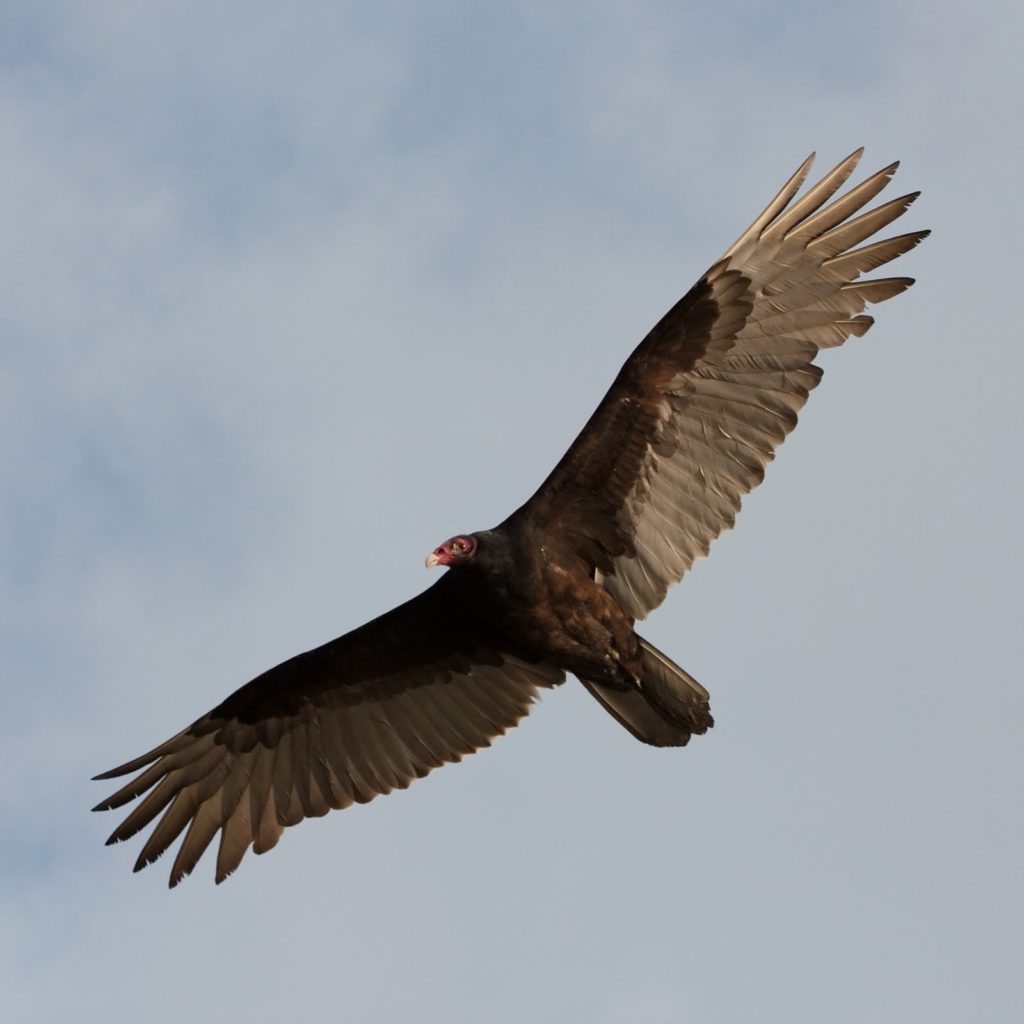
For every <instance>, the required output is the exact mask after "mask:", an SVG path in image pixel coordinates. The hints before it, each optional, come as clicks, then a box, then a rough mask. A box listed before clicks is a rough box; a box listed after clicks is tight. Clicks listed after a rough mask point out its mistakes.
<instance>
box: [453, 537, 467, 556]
mask: <svg viewBox="0 0 1024 1024" xmlns="http://www.w3.org/2000/svg"><path fill="white" fill-rule="evenodd" d="M465 550H466V542H465V541H464V540H456V541H452V551H456V552H458V553H459V554H462V552H463V551H465Z"/></svg>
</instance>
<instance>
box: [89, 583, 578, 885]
mask: <svg viewBox="0 0 1024 1024" xmlns="http://www.w3.org/2000/svg"><path fill="white" fill-rule="evenodd" d="M563 678H564V674H563V673H562V671H561V670H559V669H557V668H555V667H554V666H552V665H548V664H545V663H536V662H535V661H531V659H530V658H529V656H527V655H525V654H524V653H523V652H522V651H518V650H516V649H515V645H514V644H511V643H510V642H509V641H508V640H506V639H505V638H504V637H503V636H502V635H501V634H499V633H498V632H496V631H495V630H494V629H493V627H490V626H488V625H487V624H486V623H484V622H482V621H481V620H479V619H478V618H476V617H475V616H473V614H472V612H471V610H470V609H467V608H466V607H465V606H464V605H463V604H462V603H461V602H460V601H459V599H458V594H457V593H456V592H455V588H454V587H453V586H452V583H451V580H450V576H444V577H442V578H441V579H440V580H439V581H438V582H437V583H436V584H434V586H432V587H431V588H430V589H429V590H426V591H424V592H423V593H422V594H420V595H419V596H418V597H415V598H413V599H412V600H411V601H408V602H406V603H405V604H403V605H401V606H399V607H398V608H395V609H393V610H392V611H390V612H388V613H387V614H385V615H382V616H381V617H380V618H378V619H374V620H373V621H372V622H369V623H367V624H366V625H365V626H362V627H361V628H359V629H357V630H354V631H353V632H351V633H348V634H346V635H345V636H343V637H341V638H339V639H337V640H333V641H331V642H330V643H328V644H325V645H324V646H323V647H318V648H316V649H315V650H312V651H307V652H306V653H305V654H300V655H298V656H297V657H294V658H291V659H289V660H288V661H285V662H283V663H282V664H280V665H278V666H277V667H276V668H272V669H271V670H270V671H269V672H264V673H263V675H261V676H258V677H257V678H256V679H254V680H253V681H252V682H250V683H248V684H246V685H245V686H243V687H242V688H241V689H239V690H237V691H236V692H235V693H233V694H232V695H231V696H230V697H228V698H227V700H225V701H224V702H223V703H222V704H220V705H219V706H218V707H216V708H214V710H213V711H211V712H210V713H209V714H207V715H204V716H203V717H202V718H200V719H199V720H198V721H197V722H194V723H193V724H192V725H190V726H189V727H188V728H187V729H184V730H183V731H182V732H180V733H178V734H177V735H176V736H174V737H172V738H171V739H169V740H168V741H167V742H166V743H162V744H161V745H160V746H158V747H157V748H156V749H154V750H151V751H150V752H149V753H148V754H144V755H143V756H142V757H139V758H136V759H135V760H133V761H129V762H128V763H127V764H123V765H121V766H120V767H118V768H114V769H113V770H112V771H109V772H104V773H103V774H102V775H99V776H97V778H99V779H109V778H114V777H117V776H121V775H128V774H131V773H133V772H141V774H139V775H138V776H137V777H136V778H134V779H133V780H132V781H131V782H129V783H128V784H127V785H125V786H124V787H123V788H122V789H120V790H118V791H117V792H116V793H114V794H113V796H111V797H110V798H109V799H107V800H104V801H103V802H102V803H101V804H99V805H98V806H97V807H96V808H95V810H110V809H112V808H116V807H121V806H123V805H124V804H127V803H128V802H130V801H131V800H134V799H136V798H137V797H143V799H142V801H141V802H140V803H139V804H137V805H136V807H135V808H134V809H133V810H132V812H131V813H130V814H129V815H128V817H127V818H126V819H125V820H124V821H123V822H122V823H121V824H120V825H119V826H118V827H117V828H116V829H115V830H114V833H113V834H112V835H111V837H110V839H109V840H108V842H109V843H115V842H119V841H121V840H124V839H128V838H130V837H131V836H133V835H135V834H136V833H137V832H139V831H140V830H142V829H144V828H145V827H146V826H147V825H149V824H150V823H151V822H153V821H154V819H156V818H157V817H158V816H161V815H162V816H161V817H160V820H159V821H158V823H157V825H156V827H155V828H154V829H153V831H152V832H151V833H150V835H149V838H148V839H147V841H146V843H145V845H144V846H143V848H142V852H141V853H140V854H139V857H138V860H137V861H136V864H135V870H136V871H138V870H140V869H141V868H143V867H145V866H146V865H147V864H151V863H152V862H153V861H154V860H156V859H157V858H158V857H159V856H160V855H161V854H162V853H164V851H165V850H167V849H168V847H170V846H171V844H173V843H174V842H175V840H176V839H177V838H178V836H179V835H180V834H181V833H182V831H185V830H186V829H187V831H186V832H185V838H184V839H183V840H182V843H181V846H180V847H179V849H178V853H177V856H176V858H175V860H174V865H173V867H172V868H171V879H170V884H171V885H172V886H174V885H177V883H178V882H180V881H181V879H182V878H183V877H184V876H185V875H187V874H189V872H191V870H192V869H193V867H195V864H196V862H197V861H198V860H199V858H200V857H201V856H202V854H203V852H204V851H205V850H206V848H207V847H208V846H209V845H210V843H211V842H212V841H213V839H214V837H215V836H216V835H217V833H218V832H219V833H220V846H219V850H218V853H217V874H216V877H217V881H218V882H221V881H223V880H224V879H225V878H226V877H227V876H228V875H230V874H231V872H232V871H234V870H235V868H237V867H238V865H239V863H240V862H241V860H242V857H243V856H244V855H245V852H246V850H248V848H249V847H250V846H252V847H253V848H254V849H255V851H256V852H257V853H264V852H265V851H267V850H269V849H270V848H271V847H273V846H274V845H275V844H276V843H277V841H278V839H279V838H280V836H281V832H282V831H283V830H284V829H285V828H286V827H287V826H289V825H295V824H297V823H298V822H300V821H301V820H302V819H303V818H308V817H317V816H319V815H322V814H326V813H327V811H329V810H330V809H331V808H341V807H348V806H349V805H350V804H352V803H353V802H358V803H366V802H367V801H369V800H372V799H373V798H374V797H375V796H377V795H379V794H382V793H389V792H391V790H392V789H404V788H405V787H406V786H408V785H409V783H410V782H412V781H413V780H414V779H417V778H422V777H423V776H424V775H426V774H427V773H428V772H429V771H430V770H431V769H432V768H436V767H438V766H439V765H441V764H445V763H446V762H450V761H459V760H461V759H462V757H463V756H464V755H466V754H471V753H473V752H474V751H475V750H478V749H480V748H481V747H486V746H489V745H490V743H491V741H492V740H493V739H494V738H495V737H497V736H499V735H501V734H502V733H504V732H505V731H506V730H508V729H510V728H511V727H512V726H514V725H515V724H516V723H517V722H518V721H519V720H520V719H521V718H522V717H523V716H524V715H525V714H526V713H527V712H528V711H529V709H530V705H531V703H532V701H533V700H534V698H535V696H536V693H537V688H538V687H541V686H544V687H547V686H553V685H555V684H556V683H559V682H561V681H562V679H563Z"/></svg>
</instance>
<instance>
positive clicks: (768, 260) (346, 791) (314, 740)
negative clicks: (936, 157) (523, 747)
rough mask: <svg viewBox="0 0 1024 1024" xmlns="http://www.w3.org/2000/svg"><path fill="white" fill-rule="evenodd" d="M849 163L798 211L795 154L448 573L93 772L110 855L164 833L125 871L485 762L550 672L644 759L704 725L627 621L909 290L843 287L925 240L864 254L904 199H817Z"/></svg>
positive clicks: (901, 283)
mask: <svg viewBox="0 0 1024 1024" xmlns="http://www.w3.org/2000/svg"><path fill="white" fill-rule="evenodd" d="M859 156H860V153H859V152H857V153H854V154H853V155H852V156H850V157H848V158H847V159H846V160H844V161H842V162H841V163H840V164H839V165H837V167H836V168H834V169H833V170H832V171H831V172H829V173H828V174H827V175H826V176H825V177H824V178H823V179H822V180H821V181H820V182H818V183H817V184H816V185H814V186H813V187H812V188H811V189H809V190H808V191H807V192H806V193H805V194H804V195H803V196H802V197H800V198H799V199H795V197H796V193H797V192H798V190H799V188H800V186H801V184H802V182H803V180H804V177H805V176H806V173H807V171H808V169H809V167H810V160H808V161H805V163H804V164H803V165H802V166H801V168H800V169H798V171H797V172H796V173H795V174H794V175H793V176H792V177H791V178H790V180H789V181H788V182H787V183H786V185H785V186H783V188H782V190H781V191H780V192H779V194H778V195H777V196H776V197H775V198H774V199H773V200H772V202H771V203H769V205H768V207H767V208H766V209H765V210H764V212H763V213H762V214H761V215H760V216H759V217H758V218H757V219H756V220H755V221H754V223H753V224H752V225H751V226H750V228H748V229H747V231H745V232H744V233H743V234H742V235H741V236H740V238H739V239H738V240H737V241H736V242H735V243H734V244H733V245H732V246H731V247H730V248H729V249H728V250H727V251H726V253H725V255H724V256H723V257H722V258H721V259H720V260H718V262H716V263H715V264H713V265H712V267H711V269H710V270H709V271H708V272H707V273H706V274H705V275H704V276H703V277H702V278H701V279H700V280H699V281H698V282H697V284H695V285H694V287H693V288H691V289H690V291H689V292H688V293H687V294H686V295H685V296H683V298H682V299H680V300H679V302H677V303H676V305H675V306H673V307H672V309H670V310H669V311H668V313H666V314H665V316H664V317H663V318H662V319H661V321H659V323H658V324H656V325H655V327H654V328H653V329H652V330H651V331H650V332H649V334H648V335H647V337H646V338H644V340H643V341H642V342H641V343H640V345H639V346H638V347H637V348H636V350H635V351H634V352H633V354H632V355H631V356H630V358H629V359H628V360H627V361H626V363H625V364H624V366H623V367H622V370H621V371H620V372H619V374H618V376H617V377H616V379H615V381H614V382H613V383H612V386H611V388H610V389H609V391H608V393H607V394H606V395H605V397H604V399H603V400H602V401H601V403H600V404H599V405H598V407H597V409H596V410H595V412H594V414H593V415H592V416H591V418H590V420H589V421H588V422H587V424H586V425H585V427H584V428H583V430H582V431H581V432H580V434H579V436H578V437H577V438H576V440H575V441H574V442H573V444H572V445H571V446H570V448H569V450H568V451H567V452H566V454H565V456H564V457H563V458H562V459H561V461H560V462H559V463H558V465H557V466H556V467H555V468H554V470H552V472H551V473H550V474H549V476H548V477H547V479H546V480H545V481H544V483H543V484H542V485H541V486H540V488H539V489H538V490H537V492H536V493H535V494H534V495H533V496H532V497H531V498H530V499H529V500H528V501H527V502H526V503H525V504H524V505H522V507H520V508H519V509H517V510H516V511H515V512H514V513H513V514H512V515H511V516H509V517H508V518H507V519H506V520H505V521H504V522H503V523H501V524H500V525H498V526H497V527H495V528H494V529H492V530H484V531H480V532H477V533H468V534H460V535H457V536H455V537H452V538H451V539H450V540H448V541H446V542H445V543H444V544H442V545H440V546H439V547H438V548H436V549H435V550H434V551H433V553H432V554H431V555H430V556H429V557H428V559H427V564H428V566H433V565H441V566H446V567H447V569H448V571H447V572H446V573H445V574H444V575H443V576H442V577H441V578H440V579H439V580H438V581H437V582H435V583H434V585H433V586H431V587H430V588H428V589H427V590H425V591H424V592H423V593H421V594H420V595H418V596H417V597H414V598H413V599H412V600H410V601H407V602H406V603H405V604H403V605H400V606H399V607H397V608H394V609H392V610H391V611H390V612H387V613H385V614H384V615H382V616H380V617H379V618H377V619H374V620H373V621H371V622H368V623H366V625H364V626H361V627H359V628H358V629H356V630H353V631H352V632H350V633H347V634H345V635H344V636H342V637H340V638H338V639H337V640H333V641H331V642H330V643H327V644H325V645H324V646H322V647H319V648H316V649H315V650H312V651H307V652H306V653H304V654H300V655H297V656H296V657H294V658H291V659H289V660H288V661H286V662H284V663H282V664H281V665H278V666H277V667H276V668H273V669H270V670H269V671H268V672H265V673H263V674H262V675H261V676H258V677H257V678H256V679H254V680H253V681H252V682H250V683H248V684H246V685H245V686H243V687H242V688H241V689H239V690H237V691H236V692H235V693H233V694H232V695H231V696H229V697H228V698H227V699H226V700H224V701H223V702H222V703H221V704H219V705H218V706H217V707H216V708H214V709H213V710H212V711H211V712H209V713H208V714H207V715H204V716H203V717H202V718H200V719H198V720H197V721H196V722H194V723H193V724H192V725H190V726H189V727H188V728H186V729H184V730H183V731H182V732H180V733H178V734H177V735H176V736H174V737H172V738H171V739H170V740H168V741H167V742H166V743H163V744H161V745H160V746H158V747H157V748H155V749H154V750H152V751H150V752H149V753H148V754H145V755H143V756H142V757H140V758H136V759H135V760H134V761H130V762H128V763H127V764H124V765H121V766H120V767H118V768H115V769H114V770H112V771H110V772H107V773H105V774H104V775H102V776H99V778H112V777H115V776H121V775H126V774H130V773H132V772H140V774H139V775H138V776H137V777H136V778H134V779H132V780H131V781H130V782H128V783H127V784H126V785H125V786H123V787H122V788H121V789H120V790H119V791H118V792H117V793H115V794H114V795H113V796H112V797H110V798H109V799H108V800H106V801H104V802H103V803H102V804H100V805H99V807H98V808H97V809H98V810H106V809H110V808H113V807H120V806H122V805H124V804H126V803H128V802H130V801H131V800H133V799H135V798H141V800H140V802H139V803H138V804H137V805H136V806H135V808H134V809H133V810H132V811H131V813H130V814H129V815H128V817H127V818H126V819H125V820H124V822H122V824H121V825H120V826H119V827H118V828H117V829H116V830H115V831H114V833H113V835H112V836H111V837H110V842H116V841H120V840H123V839H127V838H129V837H130V836H132V835H134V834H135V833H137V832H138V831H140V830H141V829H143V828H145V827H146V826H147V825H149V824H150V823H151V822H153V821H154V820H155V819H157V818H159V820H158V821H157V824H156V826H155V827H154V829H153V831H152V833H151V834H150V836H149V838H148V839H147V841H146V843H145V845H144V847H143V849H142V852H141V854H140V855H139V858H138V860H137V862H136V870H138V869H139V868H141V867H144V866H145V865H146V864H148V863H151V862H152V861H153V860H155V859H156V858H157V857H159V856H160V855H161V854H162V853H163V852H164V851H165V850H166V849H167V848H168V847H169V846H170V845H171V844H172V843H173V842H174V841H175V840H176V839H177V837H178V836H179V835H180V834H181V833H182V831H185V837H184V839H183V841H182V843H181V846H180V848H179V850H178V854H177V857H176V859H175V862H174V865H173V867H172V869H171V884H172V885H174V884H176V883H177V882H178V881H180V880H181V878H182V877H184V875H186V874H188V873H189V872H190V871H191V870H192V868H193V867H194V866H195V863H196V861H197V860H198V859H199V857H200V856H201V855H202V853H203V851H204V850H205V849H206V848H207V846H208V845H209V844H210V843H211V842H212V840H213V839H214V838H215V837H216V836H217V835H218V833H219V834H220V843H219V849H218V854H217V880H218V881H221V880H223V879H224V878H226V877H227V876H228V875H229V874H230V873H231V872H232V871H234V870H235V868H236V867H237V866H238V864H239V863H240V861H241V859H242V857H243V856H244V854H245V852H246V850H247V849H248V848H249V847H250V846H252V847H253V848H254V849H255V850H256V852H257V853H262V852H264V851H265V850H268V849H270V848H271V847H272V846H274V845H275V844H276V842H277V840H278V838H279V837H280V835H281V832H282V831H283V829H284V828H285V827H287V826H289V825H294V824H296V823H297V822H299V821H301V820H302V819H303V818H305V817H310V816H317V815H321V814H325V813H326V812H327V811H328V810H330V809H331V808H341V807H346V806H348V805H350V804H351V803H353V802H366V801H367V800H370V799H373V797H375V796H377V795H379V794H382V793H387V792H390V791H391V790H392V789H394V788H403V787H405V786H407V785H408V784H409V783H410V782H411V781H412V780H413V779H415V778H418V777H422V776H423V775H426V774H427V772H429V771H430V770H431V769H432V768H435V767H437V766H438V765H440V764H443V763H445V762H451V761H458V760H460V759H461V758H462V756H463V755H465V754H468V753H471V752H473V751H474V750H477V749H479V748H480V747H483V746H487V745H489V744H490V742H491V740H492V739H493V738H495V737H496V736H498V735H500V734H501V733H503V732H505V731H506V730H507V729H509V728H510V727H512V726H513V725H515V724H516V723H517V722H518V721H519V720H520V719H521V718H522V717H523V715H525V714H526V713H527V711H528V710H529V708H530V705H531V703H532V702H533V700H534V699H535V696H536V694H537V690H538V688H542V687H550V686H554V685H556V684H558V683H560V682H561V681H562V680H563V679H564V678H565V676H566V675H567V674H571V675H574V676H576V677H577V678H578V679H579V680H580V681H581V682H582V683H583V684H584V686H585V687H586V688H587V689H588V690H589V692H590V693H591V694H592V695H593V696H594V697H595V698H596V699H597V700H598V701H599V702H600V703H601V704H602V706H604V708H605V709H606V710H607V711H608V712H609V713H610V714H611V715H612V716H613V717H614V718H615V719H616V720H617V721H618V722H620V723H621V724H622V725H623V726H624V727H625V728H627V729H628V730H629V731H630V732H632V733H633V735H634V736H636V737H637V738H638V739H640V740H642V741H644V742H645V743H649V744H652V745H654V746H682V745H684V744H685V743H687V742H688V740H689V739H690V737H691V735H693V734H700V733H703V732H705V731H706V730H707V729H708V728H709V727H710V726H711V725H712V718H711V714H710V708H709V698H708V693H707V691H706V690H705V689H704V688H703V687H702V686H701V685H700V684H699V683H697V682H696V680H694V679H693V678H692V677H691V676H690V675H689V674H688V673H686V672H685V671H684V670H683V669H681V668H680V667H679V666H678V665H676V664H675V663H674V662H673V661H671V660H670V659H669V658H668V657H667V656H666V655H664V654H662V653H661V652H659V651H657V650H655V649H654V648H653V647H652V646H651V645H650V644H649V643H648V642H647V641H646V640H644V639H643V638H641V637H640V636H639V635H638V634H637V633H636V631H635V628H634V626H635V623H636V621H637V620H639V619H642V618H644V617H645V616H646V615H647V613H648V612H650V611H651V610H652V609H653V608H655V607H656V606H657V605H658V604H660V603H661V601H662V600H663V598H664V597H665V593H666V591H667V590H668V588H669V586H671V585H672V584H673V583H675V582H677V581H678V580H679V579H680V578H681V577H682V576H683V575H684V574H685V573H686V571H687V570H688V569H689V568H690V567H691V566H692V564H693V562H694V561H695V559H696V558H698V557H700V556H701V555H704V554H707V551H708V548H709V546H710V544H711V542H712V541H714V539H715V538H716V537H717V536H718V535H719V534H720V533H721V532H722V531H723V530H725V529H728V528H729V527H731V526H732V525H733V522H734V520H735V516H736V513H737V512H738V511H739V508H740V503H741V500H742V497H743V495H745V494H746V493H748V492H749V491H750V490H752V489H753V488H754V487H755V486H757V484H758V483H759V482H760V481H761V479H762V477H763V475H764V470H765V467H766V465H767V464H768V462H769V461H770V460H771V459H772V458H773V456H774V452H775V449H776V448H777V447H778V445H779V444H781V443H782V441H783V440H784V438H785V437H786V435H787V434H788V433H789V432H790V431H791V430H792V429H793V427H794V426H795V425H796V417H797V413H798V411H799V410H800V409H801V408H802V406H803V404H804V402H805V401H806V400H807V397H808V394H809V392H810V391H811V390H812V389H813V388H814V387H815V386H816V385H817V383H818V381H819V379H820V377H821V370H820V368H819V367H818V366H817V365H815V363H814V359H815V357H816V356H817V354H818V351H819V350H820V349H822V348H827V347H831V346H835V345H839V344H842V342H843V341H845V340H846V338H847V337H849V336H850V335H862V334H864V333H865V332H866V331H867V329H868V328H869V327H870V326H871V323H872V320H871V318H870V317H868V316H865V315H863V312H862V311H863V309H864V307H865V304H866V303H869V302H880V301H883V300H884V299H887V298H890V297H892V296H893V295H896V294H898V293H899V292H901V291H903V290H904V289H905V288H907V287H908V286H909V285H910V284H911V283H912V281H911V279H909V278H880V279H872V280H866V281H859V280H857V278H859V276H860V275H861V274H862V273H863V272H865V271H869V270H874V269H875V268H877V267H879V266H881V265H883V264H885V263H887V262H889V261H890V260H892V259H895V258H896V257H897V256H900V255H902V254H903V253H905V252H907V251H908V250H909V249H911V248H913V247H914V246H915V245H916V244H917V243H918V242H919V241H921V239H922V238H924V237H925V235H926V234H927V232H922V231H919V232H914V233H910V234H905V235H899V236H896V237H893V238H889V239H884V240H882V241H877V242H872V243H869V244H867V245H864V246H861V247H859V248H858V246H860V243H861V242H863V241H864V240H865V239H868V238H870V237H871V236H872V235H874V234H875V233H876V232H877V231H878V230H880V229H881V228H882V227H884V226H885V225H887V224H889V223H890V222H891V221H893V220H895V219H896V218H897V217H899V216H900V215H901V214H902V213H903V212H904V210H906V208H907V207H908V206H909V205H910V203H911V202H912V201H913V199H914V198H915V197H916V194H914V195H909V196H903V197H901V198H899V199H894V200H891V201H890V202H888V203H885V204H883V205H881V206H879V207H876V208H875V209H873V210H870V211H868V212H867V213H861V212H860V211H861V210H862V208H863V207H864V206H865V205H866V204H867V203H868V202H870V200H871V199H872V198H874V196H876V195H877V194H878V193H879V192H880V191H881V190H882V189H883V188H884V187H885V185H886V184H887V183H888V181H889V179H890V178H891V177H892V174H893V173H894V171H895V169H896V165H895V164H892V165H890V166H889V167H886V168H884V169H883V170H881V171H879V172H878V173H876V174H874V175H872V176H871V177H869V178H867V179H866V180H865V181H864V182H862V183H861V184H860V185H858V186H857V187H855V188H853V189H850V190H849V191H848V192H846V193H845V194H843V195H842V196H840V197H839V198H835V199H833V196H834V195H835V194H836V192H837V191H838V190H839V189H840V188H841V186H842V185H843V183H844V182H845V181H846V179H847V178H848V177H849V175H850V173H851V172H852V171H853V169H854V167H855V166H856V163H857V160H858V159H859Z"/></svg>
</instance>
